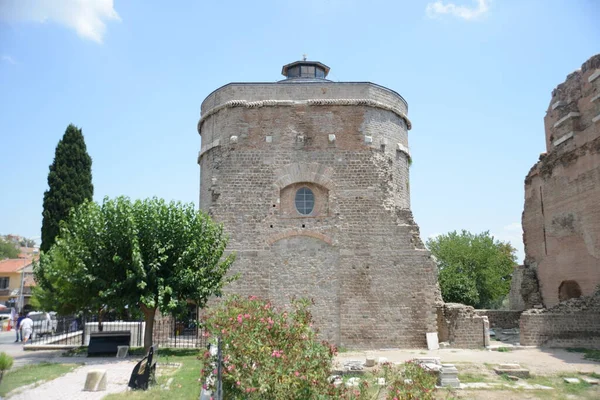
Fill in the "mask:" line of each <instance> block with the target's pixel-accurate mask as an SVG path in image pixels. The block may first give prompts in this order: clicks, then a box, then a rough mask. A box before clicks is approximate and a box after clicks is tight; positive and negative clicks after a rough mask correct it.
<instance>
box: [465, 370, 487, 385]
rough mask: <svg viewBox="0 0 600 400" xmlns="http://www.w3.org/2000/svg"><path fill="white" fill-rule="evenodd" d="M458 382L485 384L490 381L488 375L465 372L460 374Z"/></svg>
mask: <svg viewBox="0 0 600 400" xmlns="http://www.w3.org/2000/svg"><path fill="white" fill-rule="evenodd" d="M458 380H459V381H461V382H463V383H473V382H485V381H487V380H489V378H488V377H487V376H486V375H483V374H478V373H473V372H463V373H459V374H458Z"/></svg>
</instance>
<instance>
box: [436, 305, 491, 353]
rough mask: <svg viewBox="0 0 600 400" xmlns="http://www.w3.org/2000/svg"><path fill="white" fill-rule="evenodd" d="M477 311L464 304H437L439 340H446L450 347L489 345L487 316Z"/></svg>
mask: <svg viewBox="0 0 600 400" xmlns="http://www.w3.org/2000/svg"><path fill="white" fill-rule="evenodd" d="M478 311H484V310H478ZM478 311H476V310H475V309H474V308H473V307H471V306H466V305H464V304H458V303H440V304H438V308H437V325H438V339H439V341H440V342H448V343H449V344H450V346H451V347H455V348H462V349H477V348H481V347H485V346H489V341H490V339H489V321H488V318H487V316H485V315H479V313H478ZM485 311H487V310H485Z"/></svg>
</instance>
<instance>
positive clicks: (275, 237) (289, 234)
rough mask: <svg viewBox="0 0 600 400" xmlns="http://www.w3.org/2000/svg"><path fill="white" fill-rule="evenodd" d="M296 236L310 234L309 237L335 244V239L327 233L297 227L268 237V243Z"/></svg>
mask: <svg viewBox="0 0 600 400" xmlns="http://www.w3.org/2000/svg"><path fill="white" fill-rule="evenodd" d="M294 236H308V237H312V238H315V239H319V240H321V241H323V242H325V243H327V244H329V245H332V244H333V240H332V239H331V238H330V237H329V236H327V235H325V234H322V233H320V232H314V231H307V230H296V229H295V230H290V231H285V232H281V233H276V234H274V235H271V236H269V237H268V238H267V243H268V244H269V246H270V245H272V244H274V243H276V242H278V241H280V240H282V239H288V238H291V237H294Z"/></svg>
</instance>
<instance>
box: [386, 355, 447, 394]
mask: <svg viewBox="0 0 600 400" xmlns="http://www.w3.org/2000/svg"><path fill="white" fill-rule="evenodd" d="M383 375H384V377H385V380H386V382H387V384H388V387H387V390H388V391H387V395H386V397H385V399H386V400H433V399H435V390H436V388H435V384H436V381H437V376H436V374H435V373H433V372H431V371H426V370H424V369H423V368H422V367H421V366H420V365H419V364H418V363H416V362H414V361H408V362H406V363H404V364H403V365H400V366H394V365H392V364H389V363H386V364H384V365H383Z"/></svg>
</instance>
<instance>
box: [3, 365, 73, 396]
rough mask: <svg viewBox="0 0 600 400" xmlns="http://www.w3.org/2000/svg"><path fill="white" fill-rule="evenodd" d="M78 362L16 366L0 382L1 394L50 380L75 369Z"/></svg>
mask: <svg viewBox="0 0 600 400" xmlns="http://www.w3.org/2000/svg"><path fill="white" fill-rule="evenodd" d="M78 366H79V365H78V364H54V363H40V364H31V365H26V366H24V367H20V368H15V369H12V370H10V371H8V372H7V373H6V374H5V375H4V379H2V383H1V384H0V396H5V395H6V394H7V393H8V392H10V391H11V390H14V389H16V388H18V387H21V386H25V385H30V384H33V383H36V382H41V381H50V380H53V379H55V378H58V377H59V376H61V375H64V374H66V373H67V372H71V371H73V370H74V369H75V368H77V367H78Z"/></svg>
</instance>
